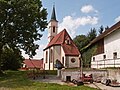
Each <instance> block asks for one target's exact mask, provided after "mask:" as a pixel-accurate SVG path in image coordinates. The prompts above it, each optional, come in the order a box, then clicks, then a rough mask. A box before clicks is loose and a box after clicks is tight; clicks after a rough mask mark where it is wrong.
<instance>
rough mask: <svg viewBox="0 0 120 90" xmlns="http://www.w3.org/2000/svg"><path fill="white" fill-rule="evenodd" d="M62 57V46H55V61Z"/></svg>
mask: <svg viewBox="0 0 120 90" xmlns="http://www.w3.org/2000/svg"><path fill="white" fill-rule="evenodd" d="M57 59H58V60H60V59H61V46H54V61H56V60H57Z"/></svg>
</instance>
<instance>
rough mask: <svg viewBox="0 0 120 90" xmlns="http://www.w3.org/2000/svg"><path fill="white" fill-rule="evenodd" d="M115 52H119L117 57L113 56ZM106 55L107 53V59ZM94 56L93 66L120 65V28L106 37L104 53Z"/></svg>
mask: <svg viewBox="0 0 120 90" xmlns="http://www.w3.org/2000/svg"><path fill="white" fill-rule="evenodd" d="M115 52H117V58H116V59H114V58H113V57H114V55H113V53H115ZM104 55H106V59H104V58H103V56H104ZM93 57H94V58H95V61H94V60H93ZM93 57H92V59H91V68H106V67H120V30H117V31H115V32H113V33H112V34H110V35H108V36H107V37H105V38H104V53H103V54H99V55H95V56H93Z"/></svg>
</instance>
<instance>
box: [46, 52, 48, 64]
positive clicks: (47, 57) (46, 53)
mask: <svg viewBox="0 0 120 90" xmlns="http://www.w3.org/2000/svg"><path fill="white" fill-rule="evenodd" d="M47 62H48V51H46V63H47Z"/></svg>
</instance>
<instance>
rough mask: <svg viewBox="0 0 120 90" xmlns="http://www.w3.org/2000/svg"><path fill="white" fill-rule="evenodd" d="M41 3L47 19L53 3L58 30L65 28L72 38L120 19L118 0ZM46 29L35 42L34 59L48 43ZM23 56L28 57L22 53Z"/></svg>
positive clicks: (73, 0) (44, 1) (63, 0)
mask: <svg viewBox="0 0 120 90" xmlns="http://www.w3.org/2000/svg"><path fill="white" fill-rule="evenodd" d="M42 4H43V7H44V8H46V9H47V12H48V16H47V20H48V21H49V20H50V17H51V13H52V7H53V5H54V4H55V9H56V16H57V20H58V21H59V26H58V27H59V28H58V31H59V32H60V31H61V30H63V29H64V28H66V29H67V31H68V33H69V34H70V36H71V37H72V38H74V37H75V36H76V35H80V34H87V33H88V31H89V30H90V29H91V28H94V27H95V28H96V29H99V27H100V26H101V25H103V26H111V25H113V24H115V23H116V22H117V21H119V20H120V11H119V10H120V0H42ZM47 30H48V29H46V30H45V31H44V32H42V34H43V37H42V38H41V40H40V41H38V42H37V43H38V44H39V45H40V46H39V49H38V50H37V55H36V56H35V57H34V59H41V58H42V57H43V48H44V47H45V46H46V45H47V44H48V40H47V34H48V32H47ZM23 56H24V57H25V58H28V56H27V55H25V54H24V53H23Z"/></svg>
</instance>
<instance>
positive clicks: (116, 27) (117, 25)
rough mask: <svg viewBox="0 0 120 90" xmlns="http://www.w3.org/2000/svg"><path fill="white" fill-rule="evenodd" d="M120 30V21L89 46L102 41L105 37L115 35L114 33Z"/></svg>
mask: <svg viewBox="0 0 120 90" xmlns="http://www.w3.org/2000/svg"><path fill="white" fill-rule="evenodd" d="M119 28H120V21H119V22H117V23H116V24H114V25H113V26H111V27H110V28H108V29H107V30H106V31H105V32H103V33H102V34H101V35H99V36H98V37H96V38H95V39H94V40H92V41H91V43H90V44H89V46H90V45H91V44H93V43H95V42H97V41H99V40H101V39H103V38H104V37H106V36H108V35H110V34H111V33H113V32H114V31H116V30H118V29H119Z"/></svg>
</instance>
